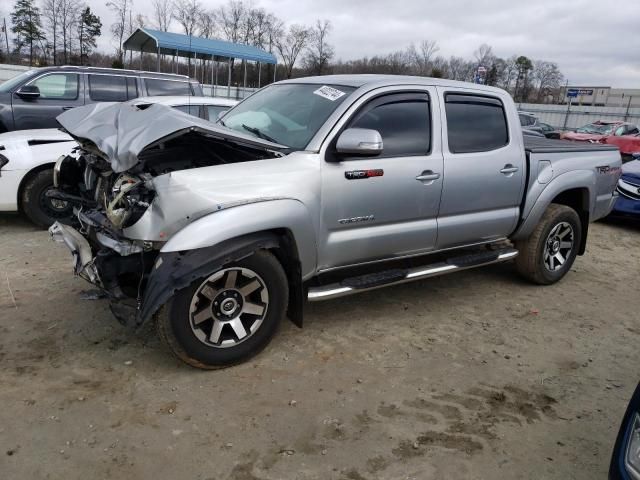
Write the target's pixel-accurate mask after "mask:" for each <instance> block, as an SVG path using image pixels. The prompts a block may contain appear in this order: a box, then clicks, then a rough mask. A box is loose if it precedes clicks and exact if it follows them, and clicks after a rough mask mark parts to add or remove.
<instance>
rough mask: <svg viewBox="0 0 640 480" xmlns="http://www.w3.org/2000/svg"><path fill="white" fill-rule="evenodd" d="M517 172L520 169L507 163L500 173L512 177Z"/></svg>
mask: <svg viewBox="0 0 640 480" xmlns="http://www.w3.org/2000/svg"><path fill="white" fill-rule="evenodd" d="M517 171H518V167H514V166H513V165H511V164H510V163H507V164H506V165H505V166H504V168H503V169H502V170H500V173H504V174H505V175H511V174H513V173H516V172H517Z"/></svg>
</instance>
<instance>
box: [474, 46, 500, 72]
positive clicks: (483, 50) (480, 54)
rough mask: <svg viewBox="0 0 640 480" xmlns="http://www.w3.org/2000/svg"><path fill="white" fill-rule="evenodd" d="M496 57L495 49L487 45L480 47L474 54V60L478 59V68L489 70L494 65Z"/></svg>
mask: <svg viewBox="0 0 640 480" xmlns="http://www.w3.org/2000/svg"><path fill="white" fill-rule="evenodd" d="M494 57H495V55H494V54H493V49H492V48H491V46H490V45H487V44H486V43H483V44H482V45H480V46H479V47H478V48H477V50H476V51H475V52H473V58H475V59H476V67H481V66H484V67H486V68H489V67H490V64H491V63H493V58H494Z"/></svg>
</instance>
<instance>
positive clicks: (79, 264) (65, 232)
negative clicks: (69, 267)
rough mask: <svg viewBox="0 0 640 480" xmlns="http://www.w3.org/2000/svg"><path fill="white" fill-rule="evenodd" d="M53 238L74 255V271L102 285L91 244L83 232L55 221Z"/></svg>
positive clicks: (95, 283) (50, 231) (51, 230)
mask: <svg viewBox="0 0 640 480" xmlns="http://www.w3.org/2000/svg"><path fill="white" fill-rule="evenodd" d="M49 234H50V235H51V238H52V239H53V240H54V241H56V242H58V243H64V244H65V245H66V246H67V248H69V250H70V251H71V255H72V256H73V273H75V274H76V275H78V276H80V277H82V278H84V279H85V280H87V281H88V282H90V283H93V284H94V285H98V286H101V282H100V275H99V274H98V270H97V269H96V266H95V264H94V257H93V252H92V250H91V245H89V242H88V241H87V239H86V238H84V237H83V236H82V234H81V233H80V232H79V231H78V230H76V229H75V228H73V227H70V226H68V225H63V224H62V223H60V222H55V223H54V224H53V225H51V227H49Z"/></svg>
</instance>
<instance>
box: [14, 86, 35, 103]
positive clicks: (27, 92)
mask: <svg viewBox="0 0 640 480" xmlns="http://www.w3.org/2000/svg"><path fill="white" fill-rule="evenodd" d="M16 95H18V96H19V97H21V98H24V99H25V100H31V99H35V98H38V97H39V96H40V89H39V88H38V87H37V86H35V85H24V86H22V87H20V89H19V90H18V91H17V92H16Z"/></svg>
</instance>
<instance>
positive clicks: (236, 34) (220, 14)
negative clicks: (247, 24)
mask: <svg viewBox="0 0 640 480" xmlns="http://www.w3.org/2000/svg"><path fill="white" fill-rule="evenodd" d="M246 11H247V7H246V5H245V4H244V2H242V1H241V0H229V2H228V3H227V4H226V5H224V6H222V7H220V8H219V9H218V11H217V12H216V14H217V15H216V16H217V19H218V24H219V26H220V30H221V31H222V34H223V36H224V37H225V38H226V39H227V40H229V41H230V42H236V43H237V42H239V41H240V39H241V38H242V37H243V32H242V27H243V26H244V18H245V15H246Z"/></svg>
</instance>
